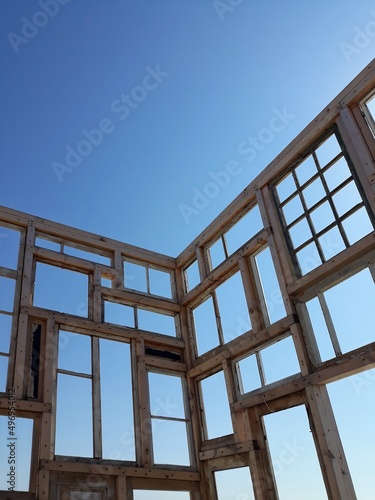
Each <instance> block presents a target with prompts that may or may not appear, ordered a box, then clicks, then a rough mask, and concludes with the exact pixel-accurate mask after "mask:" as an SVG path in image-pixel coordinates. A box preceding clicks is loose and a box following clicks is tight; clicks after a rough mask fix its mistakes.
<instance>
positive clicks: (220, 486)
mask: <svg viewBox="0 0 375 500" xmlns="http://www.w3.org/2000/svg"><path fill="white" fill-rule="evenodd" d="M214 477H215V485H216V492H217V498H218V500H233V499H234V498H235V499H238V500H239V499H243V500H255V496H254V491H253V485H252V481H251V476H250V469H249V467H238V468H236V469H227V470H220V471H216V472H214Z"/></svg>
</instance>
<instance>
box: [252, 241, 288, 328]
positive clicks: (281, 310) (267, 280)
mask: <svg viewBox="0 0 375 500" xmlns="http://www.w3.org/2000/svg"><path fill="white" fill-rule="evenodd" d="M255 261H256V265H257V269H258V273H259V278H260V282H261V286H262V292H263V296H264V300H265V302H266V306H267V312H268V318H269V321H270V323H274V322H275V321H277V320H279V319H281V318H283V317H284V316H286V311H285V306H284V301H283V298H282V295H281V290H280V286H279V282H278V280H277V276H276V271H275V267H274V265H273V261H272V256H271V251H270V249H269V247H267V248H265V249H264V250H262V251H261V252H259V253H258V254H257V255H256V257H255Z"/></svg>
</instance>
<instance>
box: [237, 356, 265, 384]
mask: <svg viewBox="0 0 375 500" xmlns="http://www.w3.org/2000/svg"><path fill="white" fill-rule="evenodd" d="M236 371H237V378H238V383H239V389H240V393H241V394H245V393H246V392H250V391H254V390H255V389H259V387H261V386H262V382H261V380H260V375H259V369H258V363H257V359H256V356H255V354H251V355H250V356H247V357H246V358H243V359H241V360H240V361H237V363H236Z"/></svg>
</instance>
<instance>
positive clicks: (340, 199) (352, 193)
mask: <svg viewBox="0 0 375 500" xmlns="http://www.w3.org/2000/svg"><path fill="white" fill-rule="evenodd" d="M361 201H362V198H361V196H360V194H359V192H358V189H357V186H356V185H355V182H354V181H351V182H349V184H347V185H346V186H345V187H343V188H342V189H340V191H339V192H338V193H336V194H335V195H334V196H333V202H334V204H335V207H336V210H337V213H338V214H339V216H341V215H344V214H345V213H346V212H348V211H349V210H350V209H351V208H353V207H354V206H355V205H356V204H357V203H361Z"/></svg>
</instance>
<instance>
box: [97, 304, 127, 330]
mask: <svg viewBox="0 0 375 500" xmlns="http://www.w3.org/2000/svg"><path fill="white" fill-rule="evenodd" d="M104 321H105V322H107V323H113V324H114V325H120V326H129V327H130V328H134V308H133V307H130V306H125V305H123V304H117V303H116V302H108V301H104Z"/></svg>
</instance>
